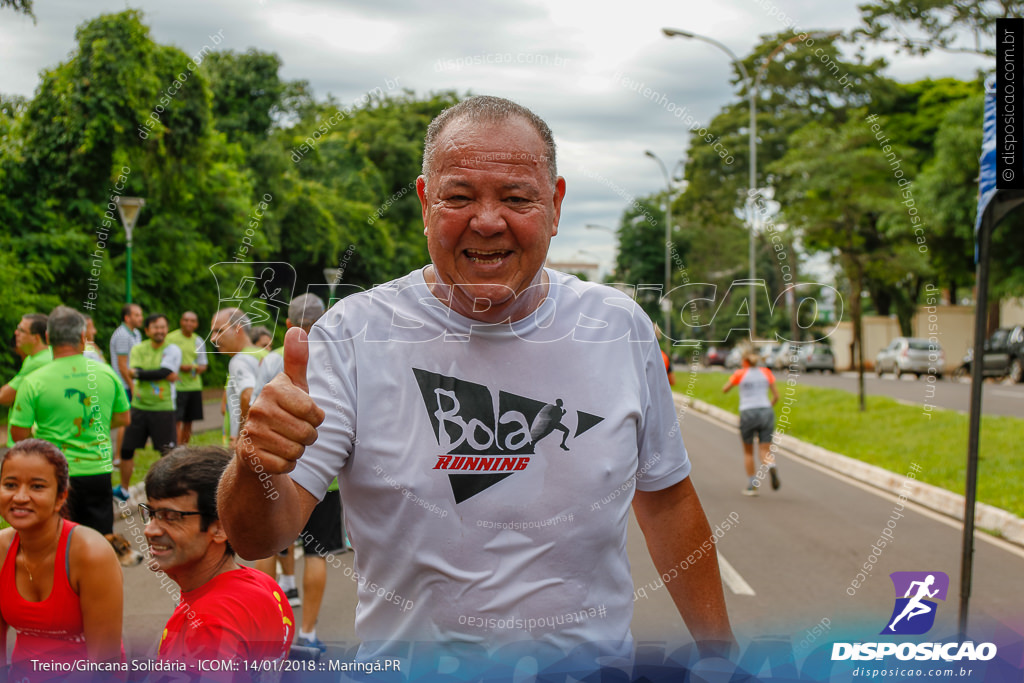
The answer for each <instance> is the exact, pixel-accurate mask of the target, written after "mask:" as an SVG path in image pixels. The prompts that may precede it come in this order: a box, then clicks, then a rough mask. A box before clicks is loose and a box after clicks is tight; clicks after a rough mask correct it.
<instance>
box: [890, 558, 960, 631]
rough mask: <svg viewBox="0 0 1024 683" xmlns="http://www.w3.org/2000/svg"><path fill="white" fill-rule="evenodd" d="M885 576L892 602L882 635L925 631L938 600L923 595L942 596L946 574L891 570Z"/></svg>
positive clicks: (929, 627)
mask: <svg viewBox="0 0 1024 683" xmlns="http://www.w3.org/2000/svg"><path fill="white" fill-rule="evenodd" d="M889 578H891V579H892V583H893V587H894V588H895V590H896V605H895V606H894V607H893V610H892V616H890V617H889V622H888V625H887V626H886V627H885V628H884V629H882V635H892V634H899V635H904V636H917V635H921V634H922V633H927V632H928V631H929V630H930V629H931V627H932V625H933V624H934V623H935V613H936V611H937V608H938V603H936V602H934V601H932V600H929V599H927V598H937V599H939V600H945V599H946V593H947V592H948V591H949V576H948V575H947V574H945V573H944V572H893V573H892V574H890V575H889ZM901 595H902V596H903V597H900V596H901Z"/></svg>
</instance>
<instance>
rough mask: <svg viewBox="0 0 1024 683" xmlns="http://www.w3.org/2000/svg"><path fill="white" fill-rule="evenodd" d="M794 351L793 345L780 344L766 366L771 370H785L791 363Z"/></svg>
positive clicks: (787, 343)
mask: <svg viewBox="0 0 1024 683" xmlns="http://www.w3.org/2000/svg"><path fill="white" fill-rule="evenodd" d="M795 350H796V347H794V345H793V344H790V343H789V342H788V341H787V342H782V344H780V345H779V347H778V348H777V349H775V350H774V351H773V352H772V355H771V358H769V359H768V362H767V363H766V365H767V366H768V367H769V368H772V369H773V370H785V369H786V368H788V367H789V365H790V363H791V362H792V361H793V352H794V351H795Z"/></svg>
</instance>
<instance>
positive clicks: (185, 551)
mask: <svg viewBox="0 0 1024 683" xmlns="http://www.w3.org/2000/svg"><path fill="white" fill-rule="evenodd" d="M198 503H199V498H198V496H197V495H196V492H195V491H189V492H188V493H187V494H186V495H183V496H177V497H175V498H159V499H156V498H152V499H150V501H149V506H150V507H152V508H153V509H155V510H159V509H161V508H169V509H171V510H178V511H179V512H197V511H198V509H199V506H198ZM201 528H202V518H201V517H200V516H199V515H187V516H185V517H182V518H181V520H179V521H176V522H161V521H159V520H157V519H155V518H154V519H151V520H149V523H148V524H146V528H145V534H146V542H147V543H148V544H149V555H150V558H151V559H150V563H149V568H150V569H152V570H153V571H160V570H163V571H164V572H166V573H167V575H168V576H170V577H171V578H172V579H174V580H175V581H177V582H178V584H180V585H188V584H189V578H190V577H193V576H196V575H202V573H203V572H204V570H205V569H206V568H208V567H209V566H210V565H211V564H212V563H214V564H215V563H216V562H217V561H219V560H220V559H221V558H222V557H223V546H222V545H221V546H220V547H217V545H215V544H214V542H213V539H214V536H215V535H216V534H218V533H220V528H221V527H220V522H212V523H211V524H210V525H209V526H208V527H207V529H206V531H201Z"/></svg>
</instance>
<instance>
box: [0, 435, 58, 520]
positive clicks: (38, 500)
mask: <svg viewBox="0 0 1024 683" xmlns="http://www.w3.org/2000/svg"><path fill="white" fill-rule="evenodd" d="M67 497H68V492H67V491H64V492H63V493H58V487H57V475H56V474H55V472H54V468H53V465H52V464H50V462H49V461H47V459H46V458H45V457H43V456H42V455H38V454H36V453H31V452H28V453H17V454H15V455H9V456H8V457H7V459H6V460H5V461H4V463H3V467H2V468H0V516H3V518H4V519H5V520H7V523H8V524H10V525H11V526H12V527H14V528H15V529H18V530H22V529H27V528H29V527H32V526H37V525H42V524H45V523H46V522H47V521H49V520H51V519H52V518H53V517H54V516H55V515H56V514H57V512H58V511H59V510H60V508H61V507H62V506H63V505H64V501H65V500H66V499H67Z"/></svg>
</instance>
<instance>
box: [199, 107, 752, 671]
mask: <svg viewBox="0 0 1024 683" xmlns="http://www.w3.org/2000/svg"><path fill="white" fill-rule="evenodd" d="M417 192H418V194H419V197H420V201H421V204H422V207H423V221H424V225H425V226H426V227H425V231H424V232H425V234H426V236H427V246H428V249H429V252H430V256H431V265H428V266H427V267H426V268H424V269H422V270H418V271H414V272H412V273H410V274H409V275H406V276H405V277H403V278H400V279H398V280H395V281H393V282H390V283H388V284H386V285H381V286H379V287H376V288H374V289H372V290H370V291H369V292H365V293H360V294H356V295H353V296H351V297H348V298H346V299H343V300H342V301H341V302H339V303H338V304H337V305H335V306H334V307H333V308H332V309H331V310H330V311H329V312H328V313H327V314H326V315H325V316H324V317H323V318H322V319H321V320H320V321H319V322H318V323H317V324H316V325H315V326H314V327H313V329H312V330H311V332H310V334H309V336H308V344H307V343H306V341H307V339H306V335H304V334H303V333H301V332H299V331H298V330H290V331H289V333H288V336H287V337H286V340H285V354H284V373H283V374H281V375H278V377H277V378H275V379H274V380H273V381H272V382H271V383H270V384H268V385H267V386H266V387H265V388H264V389H263V392H262V394H261V396H260V399H259V401H257V402H256V404H255V405H254V406H253V408H252V411H251V412H250V416H249V421H248V422H247V424H246V426H245V429H244V430H243V431H242V433H241V436H240V439H239V442H238V449H237V454H236V457H235V459H234V460H233V461H232V464H231V465H230V466H229V468H228V470H226V472H225V476H224V478H223V479H222V480H221V490H220V495H219V500H220V501H221V503H220V509H221V519H222V520H223V521H224V523H225V526H226V527H227V530H228V535H229V537H230V538H231V542H232V544H233V546H234V547H235V548H236V549H237V550H238V553H239V554H240V555H241V556H242V557H250V558H255V557H263V556H266V555H268V554H270V553H271V552H274V551H276V550H278V549H280V548H282V547H284V546H285V545H287V544H288V543H290V542H291V541H292V539H294V537H295V535H296V534H297V533H298V531H299V530H300V529H301V528H302V525H303V523H304V522H305V520H306V518H307V517H308V516H309V513H310V510H312V508H313V506H314V505H315V504H316V502H317V500H318V498H320V497H321V496H323V495H324V492H325V491H326V489H327V486H328V484H329V482H330V480H331V478H332V477H334V476H335V475H337V476H338V479H339V481H340V483H341V496H342V499H343V500H344V501H345V505H346V515H345V518H346V526H347V528H348V530H349V535H350V538H351V540H352V545H353V547H354V548H355V549H356V556H355V566H354V569H355V575H356V576H357V581H358V584H359V589H358V593H359V605H358V607H357V610H356V632H357V635H358V636H359V637H360V638H361V639H362V641H363V644H362V647H361V649H360V656H361V657H373V656H379V655H383V654H393V653H405V654H408V653H409V652H410V650H409V647H410V645H409V644H410V643H411V642H416V641H432V642H435V643H443V644H446V645H448V646H450V647H452V648H454V651H459V652H463V653H465V652H467V651H473V650H475V651H476V652H477V653H478V654H479V653H482V652H485V650H486V649H487V648H490V650H491V653H490V654H491V655H494V656H496V657H497V659H500V658H501V654H500V652H503V650H502V648H504V647H510V648H516V647H520V646H525V647H526V648H527V649H528V651H529V652H531V654H532V655H537V656H538V658H539V659H545V661H547V660H548V659H550V657H551V656H552V655H553V653H557V652H560V653H562V655H563V656H564V655H565V653H567V652H570V651H572V652H573V653H575V656H577V657H579V656H589V657H591V666H596V665H597V659H596V658H597V657H601V656H608V657H610V658H611V660H604V659H602V660H601V664H605V663H606V662H607V661H615V662H623V661H628V658H629V656H630V654H631V651H632V636H631V634H630V629H629V626H630V621H631V619H632V609H633V584H632V580H631V576H630V571H629V561H628V558H627V556H626V527H627V520H628V518H629V514H628V513H629V507H630V504H631V503H632V506H633V509H634V510H635V512H636V517H637V519H638V521H639V523H640V526H641V528H642V529H643V531H644V534H645V536H646V539H647V543H648V547H649V548H650V550H651V555H652V558H653V560H654V563H655V565H656V566H657V568H658V571H659V573H665V574H667V575H669V576H670V577H672V578H670V580H669V581H667V582H666V586H667V588H668V591H669V593H670V594H671V595H672V597H673V600H674V601H675V603H676V605H677V607H678V609H679V611H680V613H681V614H682V615H683V617H684V620H685V621H686V624H687V626H688V627H689V628H690V631H691V633H692V634H693V636H694V638H695V639H696V640H697V641H698V642H711V641H715V642H718V643H726V644H727V643H731V642H732V640H733V636H732V631H731V628H730V625H729V619H728V616H727V613H726V609H725V600H724V596H723V592H722V586H721V579H720V577H719V573H718V564H717V555H716V552H715V549H714V543H713V542H712V541H709V539H713V536H712V534H711V530H710V527H709V525H708V523H707V520H706V518H705V516H704V512H703V509H702V507H701V505H700V502H699V500H698V498H697V495H696V493H695V491H694V489H693V486H692V484H691V482H690V478H689V472H690V462H689V460H688V458H687V455H686V450H685V448H684V447H683V442H682V438H681V436H680V434H679V425H678V421H677V419H676V415H675V411H674V407H673V403H672V398H671V395H670V392H669V387H668V384H667V383H666V382H665V380H664V368H663V366H662V365H661V355H660V353H659V349H658V345H657V343H656V341H655V340H654V333H653V331H652V326H651V323H650V320H649V319H648V318H647V317H646V316H645V315H644V314H643V313H642V312H641V311H640V309H639V307H637V306H636V305H635V303H634V302H633V301H632V300H631V299H629V298H628V297H626V296H625V295H623V294H621V293H619V292H617V291H616V290H614V289H611V288H608V287H604V286H601V285H595V284H591V283H583V282H580V281H579V280H577V279H576V278H574V277H572V276H568V275H565V274H562V273H558V272H556V271H551V270H547V269H545V268H543V264H544V260H545V258H546V256H547V251H548V245H549V243H550V240H551V238H552V237H553V236H554V235H555V234H556V233H557V227H558V220H559V215H560V211H561V205H562V198H563V197H564V195H565V180H564V179H562V178H560V177H558V176H557V172H556V169H555V159H554V141H553V136H552V134H551V131H550V129H549V128H548V127H547V125H546V124H545V123H544V122H543V121H542V120H540V119H539V118H538V117H537V116H536V115H535V114H533V113H532V112H530V111H529V110H527V109H525V108H523V107H520V106H519V105H516V104H514V103H512V102H509V101H508V100H503V99H500V98H492V97H474V98H470V99H468V100H466V101H464V102H462V103H460V104H459V105H456V106H455V107H453V108H451V109H448V110H446V111H445V112H443V113H442V114H440V115H439V116H438V117H437V118H436V119H435V120H434V121H433V123H431V126H430V128H429V129H428V132H427V138H426V144H425V150H424V163H423V175H422V176H420V177H419V178H418V179H417ZM307 354H308V358H307ZM595 368H599V369H600V371H599V372H595ZM307 383H308V384H307ZM325 411H326V412H327V414H328V417H327V419H326V420H325V419H324V417H325ZM314 442H315V443H314ZM288 473H290V474H288ZM702 548H703V549H702ZM688 556H689V559H690V561H688V560H687V558H688ZM694 556H696V557H694ZM697 558H699V559H697ZM678 568H685V571H679V570H678ZM522 641H528V642H527V643H525V644H524V643H523V642H522ZM581 648H582V649H581ZM495 649H497V650H498V651H499V653H498V654H495V653H494V650H495ZM584 650H586V652H587V653H588V654H587V655H584V654H583V651H584ZM413 651H415V647H413ZM541 655H543V657H541ZM488 656H490V655H488ZM460 661H462V660H460ZM495 661H496V660H495ZM584 668H585V667H584ZM403 670H404V668H403ZM460 672H461V669H460Z"/></svg>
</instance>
